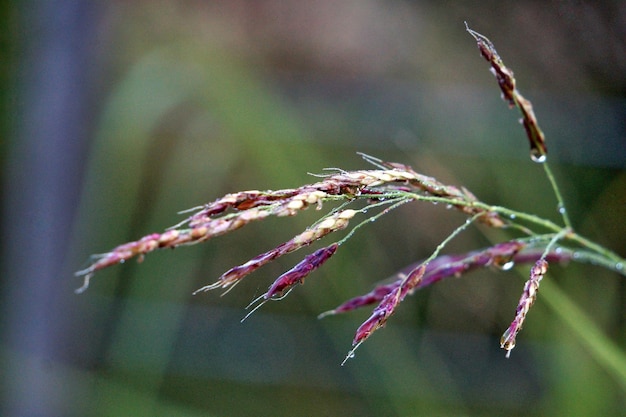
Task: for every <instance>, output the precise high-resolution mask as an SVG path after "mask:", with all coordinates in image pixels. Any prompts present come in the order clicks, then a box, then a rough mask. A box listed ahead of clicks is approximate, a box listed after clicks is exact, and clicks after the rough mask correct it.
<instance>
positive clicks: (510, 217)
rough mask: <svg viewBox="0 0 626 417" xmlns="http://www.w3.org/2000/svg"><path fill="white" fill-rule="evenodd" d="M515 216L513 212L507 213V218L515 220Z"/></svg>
mask: <svg viewBox="0 0 626 417" xmlns="http://www.w3.org/2000/svg"><path fill="white" fill-rule="evenodd" d="M516 218H517V216H516V215H515V214H509V219H511V220H515V219H516Z"/></svg>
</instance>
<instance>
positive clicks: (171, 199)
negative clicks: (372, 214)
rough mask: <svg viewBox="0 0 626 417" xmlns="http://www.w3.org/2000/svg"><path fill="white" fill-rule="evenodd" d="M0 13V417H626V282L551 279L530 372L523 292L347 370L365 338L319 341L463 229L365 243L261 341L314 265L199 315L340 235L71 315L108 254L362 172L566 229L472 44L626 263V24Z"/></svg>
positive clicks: (316, 14) (409, 221)
mask: <svg viewBox="0 0 626 417" xmlns="http://www.w3.org/2000/svg"><path fill="white" fill-rule="evenodd" d="M1 13H2V17H1V18H2V20H3V22H2V23H3V27H5V28H7V30H5V31H3V34H2V39H1V43H2V57H3V58H2V60H1V61H2V62H1V66H0V71H1V72H0V82H2V92H1V94H2V106H3V107H2V108H3V110H4V111H3V112H2V113H3V116H4V117H3V118H2V119H0V120H2V124H1V126H0V127H1V129H2V143H1V148H0V152H1V154H0V156H1V159H0V161H1V163H2V168H3V170H2V180H3V185H4V186H3V188H2V201H3V206H2V220H3V222H2V236H4V239H2V257H1V261H2V275H1V276H2V280H1V283H0V289H1V291H2V292H1V296H2V298H1V303H2V304H1V308H2V314H1V317H2V318H1V321H0V323H1V326H2V327H1V328H0V337H1V339H0V342H1V344H0V364H1V369H2V377H1V379H0V380H1V385H0V402H1V409H0V414H2V415H6V416H31V415H32V416H35V415H37V416H47V415H50V416H59V415H63V416H201V415H202V416H248V415H261V416H293V415H299V416H308V415H310V416H346V415H359V416H381V415H385V416H422V415H424V416H431V415H436V416H448V415H449V416H501V415H505V414H506V415H508V416H555V415H563V416H565V415H567V416H575V415H584V416H590V415H603V416H610V415H626V414H625V412H624V409H626V401H625V397H626V395H625V394H626V383H625V380H626V373H625V372H626V371H625V370H624V347H625V346H626V331H625V330H626V303H624V300H625V299H626V285H625V282H626V281H625V280H624V277H623V276H619V275H618V274H615V273H613V272H610V271H606V270H603V269H601V268H598V267H594V266H591V265H579V264H570V265H553V266H552V267H551V268H550V271H549V273H548V275H547V278H546V280H544V281H549V282H547V283H546V284H545V289H544V287H542V292H541V294H540V296H539V299H538V302H537V303H536V304H535V306H534V307H533V309H532V312H531V313H530V314H529V318H528V320H527V323H526V326H525V328H524V330H523V332H522V333H521V334H520V336H519V338H518V347H516V348H515V350H514V351H513V352H512V355H511V358H510V359H505V358H504V352H503V351H502V350H500V349H499V338H500V335H501V334H502V332H503V331H504V329H506V327H507V326H508V325H509V323H510V321H511V320H512V318H513V315H514V312H515V307H516V304H517V301H518V298H519V295H520V293H521V290H522V286H523V282H524V279H525V276H526V275H527V269H528V268H527V267H526V268H525V267H518V268H516V269H514V270H513V271H508V272H502V271H492V270H484V271H478V272H475V273H472V274H471V275H467V276H465V277H463V278H461V279H450V280H448V281H444V282H441V283H439V284H437V285H435V286H433V287H432V288H428V289H425V290H423V291H420V292H418V293H417V294H415V295H414V296H413V297H410V298H408V299H406V300H405V301H404V303H403V304H402V306H401V307H400V309H399V310H398V312H397V313H396V314H395V315H394V316H393V317H392V318H391V319H390V321H389V323H388V325H387V327H386V328H385V329H383V330H381V331H379V332H377V333H376V334H375V335H374V336H373V337H372V338H371V339H370V340H368V341H367V343H365V344H364V345H363V346H362V347H361V348H360V349H359V350H358V352H357V355H356V357H355V358H354V359H353V360H351V361H349V362H348V363H347V364H346V366H344V367H340V366H339V364H340V363H341V361H342V360H343V358H344V356H345V354H346V353H347V351H348V350H349V348H350V342H351V340H352V337H353V334H354V331H355V329H356V328H357V327H358V325H359V324H360V323H361V322H362V321H363V320H364V319H365V318H367V317H368V315H369V311H359V312H355V313H352V314H348V315H343V316H338V317H330V318H326V319H324V320H317V319H316V316H317V314H319V313H321V312H323V311H325V310H328V309H330V308H333V307H335V306H336V305H338V304H339V303H341V302H342V301H344V300H346V299H347V298H350V297H352V296H355V295H358V294H362V293H365V292H367V291H369V290H370V289H371V288H372V287H373V286H374V285H375V283H376V282H377V281H379V280H382V279H384V278H386V277H388V276H389V275H391V274H393V273H394V272H396V271H397V270H399V269H401V268H403V267H405V266H406V265H408V264H410V263H412V262H415V261H416V260H418V259H421V258H424V257H426V256H428V255H429V254H430V253H431V252H432V250H433V249H434V248H435V247H436V245H437V244H438V243H439V242H440V241H441V240H442V239H443V238H445V237H446V236H447V235H448V234H449V233H450V232H451V231H452V230H453V229H454V228H455V227H456V226H457V225H459V224H460V223H461V222H462V221H463V217H462V216H460V215H459V214H458V213H454V212H452V211H449V210H443V208H442V207H437V206H428V205H424V204H411V205H408V206H404V207H403V208H402V209H400V210H398V211H396V212H394V213H392V214H391V215H389V216H386V217H384V218H383V219H381V220H379V221H377V222H376V223H375V224H371V225H368V226H367V227H366V228H362V229H360V230H359V231H358V232H357V233H356V235H355V236H354V238H353V239H352V240H350V241H349V242H348V244H346V245H344V246H342V248H341V251H339V252H338V253H337V254H336V255H335V256H334V257H333V258H332V259H331V260H330V261H329V262H328V263H327V264H326V265H325V266H324V268H322V269H320V270H319V271H316V272H315V273H314V275H312V276H311V277H309V278H308V280H307V283H306V285H304V286H301V287H298V288H297V289H296V290H295V291H292V292H291V293H290V295H289V297H287V298H286V299H285V300H283V301H281V302H280V303H268V304H267V305H266V306H264V307H263V308H262V309H261V310H259V311H258V312H256V313H255V314H254V315H253V316H252V317H251V318H250V319H248V320H247V321H246V322H245V323H243V324H242V323H240V322H239V320H240V319H241V318H242V317H243V315H244V314H245V310H244V307H245V306H246V305H247V304H248V303H249V301H250V300H252V299H253V298H254V297H256V296H258V295H259V294H261V293H262V292H263V291H264V290H265V289H266V288H267V286H268V285H269V284H270V283H271V282H272V281H273V279H274V278H275V277H276V276H278V275H279V274H280V273H282V272H284V271H285V270H287V269H289V268H290V267H291V266H292V265H293V264H295V263H297V262H298V261H299V260H300V259H301V257H302V256H304V253H303V252H299V253H297V254H293V255H291V256H288V257H285V258H281V260H280V261H277V262H275V263H273V264H270V265H268V266H266V267H264V268H263V269H262V270H260V271H258V272H257V273H255V274H254V275H252V276H250V277H248V278H246V280H245V282H244V283H242V284H240V285H239V286H237V288H236V289H234V290H233V291H231V292H230V293H229V294H228V295H227V296H225V297H220V296H219V293H202V294H199V295H196V296H192V295H191V293H192V292H193V290H195V289H197V288H199V287H201V286H203V285H205V284H207V283H211V282H213V281H214V280H215V278H216V277H218V276H219V275H220V274H222V273H223V272H224V271H226V270H227V269H229V268H230V267H232V266H234V265H238V264H240V263H243V262H245V261H246V260H248V259H249V258H251V257H253V256H255V255H257V254H259V253H261V252H263V251H266V250H268V249H270V248H272V247H274V246H276V245H277V244H279V243H281V242H283V241H285V240H287V239H289V238H290V237H292V236H293V235H295V234H296V233H298V232H299V231H301V230H302V229H303V228H304V227H306V226H307V225H309V224H311V223H312V222H313V221H315V219H316V216H319V215H320V213H319V212H315V211H314V210H309V211H308V212H305V213H302V214H301V215H299V216H297V217H295V218H280V219H269V220H267V221H264V222H262V223H259V224H253V225H250V226H248V227H246V228H245V229H243V230H240V231H237V232H235V233H233V234H232V235H228V236H224V237H220V238H217V239H215V240H213V241H210V242H207V243H206V244H203V245H199V246H194V247H186V248H178V249H176V250H175V251H164V252H158V253H154V254H151V255H149V256H147V257H146V259H145V261H144V262H143V263H142V264H140V265H138V264H136V263H135V262H129V263H127V264H125V265H121V266H116V267H113V268H110V269H109V270H106V271H103V272H101V273H98V274H96V276H95V278H94V279H93V281H92V285H91V288H90V289H89V290H88V291H87V292H86V293H84V294H82V295H80V296H78V295H75V294H74V292H73V290H74V289H75V288H77V287H79V286H80V285H81V281H80V280H79V279H78V278H75V277H74V276H73V273H74V271H76V270H78V269H81V268H82V267H84V266H85V265H86V263H87V260H88V257H89V255H90V254H92V253H98V252H105V251H107V250H108V249H110V248H112V247H113V246H115V245H117V244H119V243H123V242H126V241H129V240H134V239H137V238H139V237H141V236H143V235H145V234H148V233H151V232H154V231H162V230H163V229H165V228H166V227H168V226H171V225H173V224H175V223H177V222H178V221H180V220H182V218H183V217H182V216H181V215H177V214H176V213H177V212H178V211H180V210H184V209H187V208H190V207H194V206H197V205H199V204H202V203H204V202H208V201H212V200H214V199H216V198H218V197H220V196H221V195H223V194H225V193H228V192H234V191H239V190H247V189H279V188H290V187H297V186H299V185H302V184H304V183H307V182H312V181H314V178H313V177H311V176H310V175H308V173H320V172H322V170H323V169H324V168H328V167H339V168H343V169H361V168H369V167H368V166H367V164H366V163H365V162H364V161H362V160H361V159H360V157H359V156H358V155H357V154H356V152H357V151H361V152H365V153H367V154H371V155H375V156H377V157H380V158H383V159H385V160H391V161H398V162H402V163H406V164H410V165H412V166H413V167H414V168H415V169H416V170H417V171H418V172H422V173H424V174H427V175H432V176H435V177H437V178H438V179H440V180H442V181H444V182H446V183H450V184H458V185H464V186H466V187H467V188H469V189H470V190H472V191H473V192H474V193H475V194H476V195H477V196H478V197H479V198H480V199H482V200H483V201H486V202H489V203H493V204H498V205H503V206H510V207H512V208H516V209H519V210H526V211H529V212H533V213H536V214H538V215H541V216H545V217H548V218H550V219H553V220H555V221H558V216H557V212H556V202H555V200H554V197H553V195H552V193H551V191H550V187H549V184H548V182H547V181H546V179H545V178H544V175H543V170H542V169H541V167H540V166H539V165H537V164H534V163H532V162H530V159H529V158H528V145H527V141H526V139H525V137H524V132H523V129H522V128H521V126H520V125H519V124H518V123H517V118H518V114H517V113H516V112H514V111H509V110H508V109H507V107H506V105H505V103H504V102H502V101H501V100H500V98H499V91H498V88H497V85H496V83H495V80H494V78H493V76H491V75H490V74H489V72H488V66H487V64H486V63H485V62H484V61H483V60H482V58H481V57H480V56H479V55H478V51H477V49H476V45H475V42H474V41H473V39H472V38H471V37H470V36H469V35H468V34H467V33H466V32H465V28H464V24H463V21H464V20H467V21H468V23H469V24H470V26H471V27H472V28H473V29H475V30H477V31H479V32H481V33H483V34H485V35H486V36H488V37H489V38H490V39H491V40H492V41H493V42H494V43H495V46H496V48H497V49H498V51H499V53H500V55H501V56H502V58H503V59H504V61H505V63H506V64H507V65H508V66H509V67H511V68H512V69H513V70H514V71H515V74H516V78H517V81H518V86H519V88H520V90H521V92H522V94H524V95H525V96H526V97H527V98H529V99H531V100H532V101H533V103H534V105H535V111H536V113H537V116H538V119H539V122H540V125H541V126H542V128H543V130H544V131H545V133H546V135H547V138H548V142H547V144H548V149H549V161H550V163H551V166H552V168H553V170H554V171H555V174H556V177H557V180H558V182H559V183H560V184H561V186H562V193H563V194H564V197H565V199H566V201H567V205H568V210H569V213H570V216H571V218H572V220H573V223H574V225H575V227H576V229H577V230H578V231H579V232H580V233H581V234H583V235H585V236H587V237H589V238H591V239H593V240H595V241H597V242H599V243H600V244H603V245H606V246H607V247H609V248H611V249H612V250H614V251H616V252H618V253H619V254H621V255H622V256H626V222H625V219H626V175H625V173H624V168H625V167H626V123H625V120H626V117H625V116H626V101H625V98H626V75H625V74H626V53H625V52H626V32H625V28H626V5H625V3H624V2H569V1H552V2H482V3H480V4H471V3H470V2H434V1H412V2H409V1H388V2H379V1H372V0H366V1H347V2H332V1H318V2H295V1H285V2H283V1H277V0H273V1H259V2H248V1H214V2H201V1H179V2H176V1H160V2H149V1H131V2H123V1H109V2H80V1H69V0H62V1H58V2H13V3H10V2H7V3H5V4H4V5H3V6H2V11H1ZM493 239H506V235H504V234H500V233H494V232H493V231H489V230H484V229H481V228H475V229H471V230H469V231H468V232H466V233H465V234H463V235H462V236H461V237H460V238H458V239H456V240H454V241H453V242H452V243H451V245H450V247H449V248H447V252H451V253H453V252H465V251H469V250H474V249H478V248H482V247H485V246H488V245H489V244H490V241H491V240H493ZM329 242H330V241H326V243H329ZM581 313H582V315H581ZM567 323H569V324H567ZM594 346H595V347H594ZM598 352H600V353H598ZM602 352H604V354H603V353H602ZM606 352H609V353H606Z"/></svg>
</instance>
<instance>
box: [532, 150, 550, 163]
mask: <svg viewBox="0 0 626 417" xmlns="http://www.w3.org/2000/svg"><path fill="white" fill-rule="evenodd" d="M530 159H532V160H533V161H534V162H537V163H539V164H541V163H543V162H546V159H547V156H546V154H545V153H543V152H541V151H540V150H539V149H535V148H533V149H531V150H530Z"/></svg>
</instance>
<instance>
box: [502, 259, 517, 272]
mask: <svg viewBox="0 0 626 417" xmlns="http://www.w3.org/2000/svg"><path fill="white" fill-rule="evenodd" d="M514 266H515V262H513V261H509V262H506V263H504V264H502V265H500V269H501V270H503V271H508V270H510V269H511V268H513V267H514Z"/></svg>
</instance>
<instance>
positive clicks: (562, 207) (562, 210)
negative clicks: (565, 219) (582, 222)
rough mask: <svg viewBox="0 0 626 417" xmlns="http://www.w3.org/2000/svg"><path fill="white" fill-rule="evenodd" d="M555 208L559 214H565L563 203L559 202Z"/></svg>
mask: <svg viewBox="0 0 626 417" xmlns="http://www.w3.org/2000/svg"><path fill="white" fill-rule="evenodd" d="M556 209H557V210H558V212H559V213H561V214H565V213H566V212H567V209H566V208H565V206H564V205H563V203H559V204H558V205H557V206H556Z"/></svg>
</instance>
